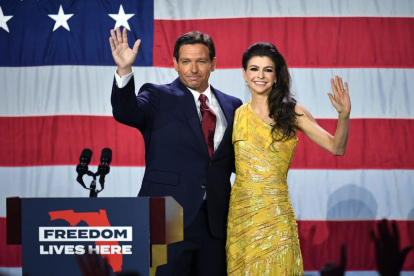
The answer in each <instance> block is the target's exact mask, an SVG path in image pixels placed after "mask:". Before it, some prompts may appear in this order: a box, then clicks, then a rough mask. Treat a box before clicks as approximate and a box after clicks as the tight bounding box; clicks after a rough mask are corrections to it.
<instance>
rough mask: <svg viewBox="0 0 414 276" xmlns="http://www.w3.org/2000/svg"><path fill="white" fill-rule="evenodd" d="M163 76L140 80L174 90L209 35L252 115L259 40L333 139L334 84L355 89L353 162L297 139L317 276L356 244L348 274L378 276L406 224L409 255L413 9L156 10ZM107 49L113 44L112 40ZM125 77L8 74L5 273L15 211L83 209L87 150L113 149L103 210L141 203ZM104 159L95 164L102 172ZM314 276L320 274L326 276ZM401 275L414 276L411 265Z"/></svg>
mask: <svg viewBox="0 0 414 276" xmlns="http://www.w3.org/2000/svg"><path fill="white" fill-rule="evenodd" d="M154 16H155V22H154V53H155V54H154V67H137V68H135V72H136V73H135V83H136V85H137V89H138V87H139V86H140V85H142V84H144V83H146V82H153V83H167V82H171V81H172V80H174V79H175V78H176V77H177V73H176V72H175V71H174V70H173V69H172V68H171V66H172V49H173V46H174V42H175V39H176V38H177V37H178V36H179V35H181V34H182V33H185V32H187V31H190V30H200V31H202V32H206V33H208V34H210V35H211V36H212V37H213V39H214V42H215V44H216V52H217V53H216V56H217V67H218V69H217V70H216V71H215V72H213V73H212V75H211V79H210V82H211V84H212V85H213V86H214V87H217V88H218V89H220V90H222V91H223V92H225V93H228V94H231V95H234V96H237V97H239V98H241V99H242V100H243V102H247V101H249V100H250V94H249V91H248V90H247V88H246V86H245V85H244V82H243V78H242V71H241V56H242V53H243V52H244V51H245V49H246V48H247V47H248V46H249V45H251V44H252V43H254V42H257V41H270V42H272V43H274V44H275V45H276V46H277V47H278V48H279V50H280V51H281V53H282V54H283V55H284V56H285V58H286V60H287V62H288V65H289V67H290V68H291V69H290V72H291V75H292V80H293V87H292V90H293V92H294V94H295V98H296V99H297V100H298V102H299V103H301V104H302V105H303V106H305V107H306V108H307V109H308V110H309V111H310V112H311V113H312V114H313V115H314V117H315V118H316V119H317V121H318V123H319V124H320V125H321V126H323V127H324V128H326V129H327V130H328V131H330V132H331V133H333V132H334V130H335V126H336V121H335V118H336V116H337V115H336V112H335V110H334V108H333V107H332V106H331V104H330V101H329V99H328V96H327V95H326V93H328V92H330V82H329V80H330V78H332V77H334V76H335V75H339V76H341V77H342V78H343V79H344V80H345V81H347V82H348V83H349V87H350V94H351V100H352V114H351V116H352V119H351V126H350V134H349V140H348V141H349V144H348V148H347V152H346V154H345V156H343V157H333V156H331V155H329V154H328V153H326V152H324V150H322V149H320V148H318V147H317V146H315V145H314V144H313V143H312V142H311V141H309V139H308V138H307V137H305V136H304V135H301V134H300V135H299V144H298V147H297V150H296V153H295V157H294V160H293V163H292V168H291V171H290V173H289V176H288V181H289V189H290V194H291V199H292V203H293V205H294V209H295V212H296V216H297V218H298V224H299V234H300V238H301V246H302V253H303V258H304V266H305V270H306V271H307V274H308V273H309V275H311V274H312V273H313V271H317V270H319V269H320V268H321V267H322V266H323V265H324V264H325V263H326V262H327V261H329V260H333V261H338V260H339V248H340V244H341V243H343V242H344V243H346V244H347V252H348V267H347V270H348V273H347V275H348V274H349V275H366V276H371V275H376V272H375V260H374V256H373V244H372V242H371V240H370V237H369V232H370V231H371V230H372V229H373V228H374V226H375V222H376V221H377V220H380V219H382V218H388V219H392V220H396V221H397V224H398V226H399V229H400V231H401V245H402V246H405V245H408V244H414V196H413V195H414V193H413V190H414V172H413V169H414V158H413V156H414V142H413V137H414V122H413V118H414V111H413V110H414V108H413V106H414V93H413V87H414V69H413V68H414V51H413V49H414V32H413V30H414V3H413V2H412V1H410V0H398V1H397V0H394V1H387V0H378V1H374V0H370V1H359V0H352V1H351V0H348V1H338V0H336V1H334V0H316V1H312V3H311V2H309V3H308V2H306V1H299V0H292V1H288V0H283V1H237V0H229V1H219V0H211V1H191V0H180V1H176V0H156V1H155V5H154ZM102 43H107V41H103V42H102ZM114 70H115V67H108V66H34V67H12V68H5V67H2V68H0V83H1V84H2V89H1V91H0V95H1V99H2V100H1V101H0V129H1V130H2V135H1V140H0V141H1V143H0V155H1V158H0V175H1V177H0V195H1V197H0V204H1V205H0V273H3V274H5V275H20V274H21V268H20V267H21V257H20V255H21V248H20V246H7V245H6V244H5V228H6V225H5V215H6V213H5V204H6V203H5V202H6V201H5V199H6V197H9V196H21V197H86V196H87V195H88V194H87V191H86V190H83V189H82V187H81V186H80V185H79V184H77V183H76V181H75V179H76V172H75V165H76V164H77V162H78V158H79V154H80V152H81V151H82V149H83V148H86V147H89V148H91V149H92V150H94V151H95V155H97V154H99V152H100V150H101V149H102V148H104V147H110V148H111V149H112V150H113V154H114V155H113V163H112V166H113V168H112V169H111V173H110V174H109V175H108V177H107V178H106V179H107V180H106V183H107V184H106V186H105V190H104V191H103V192H102V194H100V196H102V197H133V196H136V195H137V193H138V191H139V188H140V184H141V180H142V176H143V174H144V169H145V162H144V145H143V140H142V136H141V134H139V132H138V131H137V130H135V129H132V128H129V127H126V126H124V125H120V124H118V123H117V122H115V121H114V120H113V118H112V116H111V113H112V111H111V106H110V89H111V86H112V81H113V74H114ZM97 164H98V157H97V156H94V158H93V159H92V165H91V166H92V167H93V168H94V166H96V165H97ZM315 274H316V272H315ZM402 275H404V276H405V275H414V253H410V254H409V255H408V257H407V260H406V263H405V266H404V272H403V273H402Z"/></svg>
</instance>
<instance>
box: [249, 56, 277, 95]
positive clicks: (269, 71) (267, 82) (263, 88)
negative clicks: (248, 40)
mask: <svg viewBox="0 0 414 276" xmlns="http://www.w3.org/2000/svg"><path fill="white" fill-rule="evenodd" d="M243 77H244V79H245V80H246V82H247V85H248V86H249V88H250V92H251V93H252V94H261V95H269V94H270V92H271V91H272V87H273V84H274V83H275V82H276V80H277V78H276V68H275V64H274V63H273V61H272V60H271V59H270V58H268V57H261V56H255V57H252V58H251V59H250V60H249V62H248V63H247V68H246V70H244V69H243Z"/></svg>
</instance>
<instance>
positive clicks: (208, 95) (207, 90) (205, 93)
mask: <svg viewBox="0 0 414 276" xmlns="http://www.w3.org/2000/svg"><path fill="white" fill-rule="evenodd" d="M187 88H188V90H190V92H191V94H193V96H194V101H195V102H196V103H197V102H198V99H199V98H200V94H204V95H206V97H207V102H208V103H211V89H210V85H208V87H207V89H206V90H205V91H204V92H203V93H200V92H197V91H195V90H193V89H191V88H189V87H187Z"/></svg>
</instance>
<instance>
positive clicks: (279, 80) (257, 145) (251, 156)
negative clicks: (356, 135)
mask: <svg viewBox="0 0 414 276" xmlns="http://www.w3.org/2000/svg"><path fill="white" fill-rule="evenodd" d="M242 64H243V77H244V79H245V81H246V85H247V86H248V87H249V89H250V92H251V95H252V100H251V101H250V102H248V103H247V104H244V105H242V106H241V107H240V108H239V109H238V110H237V111H236V114H235V117H234V125H233V144H234V150H235V157H236V180H235V182H234V185H233V188H232V191H231V198H230V210H229V216H228V225H227V245H226V250H227V271H228V275H237V276H239V275H243V276H252V275H257V276H265V275H278V276H279V275H284V276H285V275H286V276H288V275H289V276H290V275H303V263H302V256H301V252H300V246H299V239H298V230H297V224H296V219H295V213H294V211H293V208H292V204H291V202H290V199H289V192H288V185H287V182H286V178H287V173H288V170H289V167H290V164H291V161H292V158H293V153H294V151H295V147H296V144H297V141H298V138H297V137H296V133H297V131H302V132H304V133H305V134H306V135H307V136H308V137H309V138H310V139H311V140H312V141H314V142H315V143H316V144H318V145H319V146H321V147H322V148H324V149H326V150H328V151H330V152H331V153H333V154H335V155H343V154H344V153H345V149H346V144H347V138H348V129H349V116H350V111H351V102H350V98H349V93H348V85H347V83H345V84H343V82H342V79H341V78H339V77H338V76H336V77H335V79H331V86H332V92H333V94H331V93H328V96H329V98H330V100H331V102H332V104H333V106H334V107H335V109H336V110H337V111H338V124H337V129H336V132H335V135H334V136H332V135H331V134H329V133H328V132H327V131H325V130H324V129H323V128H321V127H320V126H319V125H318V124H317V123H316V121H315V119H314V118H313V117H312V115H311V114H310V113H309V111H307V110H306V109H305V108H304V107H303V106H301V105H299V104H296V101H295V99H294V98H293V97H292V94H291V92H290V84H291V79H290V74H289V71H288V68H287V65H286V62H285V60H284V58H283V56H282V55H281V54H280V53H279V51H278V50H277V49H276V47H275V46H274V45H273V44H271V43H267V42H259V43H256V44H254V45H252V46H250V47H249V48H248V49H247V50H246V52H245V53H244V54H243V60H242Z"/></svg>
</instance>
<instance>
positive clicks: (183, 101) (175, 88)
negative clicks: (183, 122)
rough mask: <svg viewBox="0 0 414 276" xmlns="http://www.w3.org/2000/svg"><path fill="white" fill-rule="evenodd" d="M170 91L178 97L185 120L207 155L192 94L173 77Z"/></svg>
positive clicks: (178, 79)
mask: <svg viewBox="0 0 414 276" xmlns="http://www.w3.org/2000/svg"><path fill="white" fill-rule="evenodd" d="M170 89H171V92H172V93H173V94H174V95H176V96H177V97H178V102H179V104H180V106H181V109H182V110H183V112H184V114H185V116H186V117H187V120H188V122H189V124H190V126H191V128H192V129H193V132H194V134H195V136H196V137H197V140H198V141H199V142H200V145H201V148H202V149H203V150H204V151H205V153H206V154H207V155H208V149H207V145H206V142H205V141H204V136H203V131H202V130H201V124H200V118H199V117H198V112H197V107H196V105H195V103H194V97H193V94H191V92H190V90H188V89H187V87H186V86H185V85H184V84H182V82H181V81H180V78H177V79H175V81H174V82H173V83H172V84H171V86H170Z"/></svg>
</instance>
